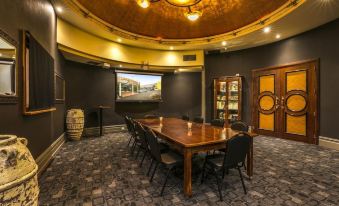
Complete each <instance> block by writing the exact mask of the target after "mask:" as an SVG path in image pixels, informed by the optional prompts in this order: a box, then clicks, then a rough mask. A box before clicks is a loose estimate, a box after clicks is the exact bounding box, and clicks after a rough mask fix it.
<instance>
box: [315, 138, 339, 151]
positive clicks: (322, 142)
mask: <svg viewBox="0 0 339 206" xmlns="http://www.w3.org/2000/svg"><path fill="white" fill-rule="evenodd" d="M319 146H323V147H327V148H331V149H336V150H339V140H338V139H334V138H329V137H319Z"/></svg>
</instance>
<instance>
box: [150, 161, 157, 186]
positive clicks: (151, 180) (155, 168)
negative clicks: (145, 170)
mask: <svg viewBox="0 0 339 206" xmlns="http://www.w3.org/2000/svg"><path fill="white" fill-rule="evenodd" d="M158 165H159V163H158V162H157V163H156V164H155V167H154V170H153V173H152V176H151V179H150V182H153V177H154V174H155V171H156V170H157V168H158Z"/></svg>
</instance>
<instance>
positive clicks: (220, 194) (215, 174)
mask: <svg viewBox="0 0 339 206" xmlns="http://www.w3.org/2000/svg"><path fill="white" fill-rule="evenodd" d="M212 170H213V173H214V176H215V178H216V180H217V184H218V191H219V197H220V201H223V197H222V192H221V190H222V187H221V181H222V180H220V179H219V176H218V174H217V172H216V171H215V170H214V169H212Z"/></svg>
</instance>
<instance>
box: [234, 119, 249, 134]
mask: <svg viewBox="0 0 339 206" xmlns="http://www.w3.org/2000/svg"><path fill="white" fill-rule="evenodd" d="M231 129H233V130H237V131H242V132H248V125H247V124H246V123H245V122H242V121H236V122H234V123H233V124H231Z"/></svg>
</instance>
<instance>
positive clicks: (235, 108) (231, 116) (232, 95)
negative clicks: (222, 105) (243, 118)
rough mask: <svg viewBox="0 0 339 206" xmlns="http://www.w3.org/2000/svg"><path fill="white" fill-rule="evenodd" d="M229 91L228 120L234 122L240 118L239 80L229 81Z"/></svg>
mask: <svg viewBox="0 0 339 206" xmlns="http://www.w3.org/2000/svg"><path fill="white" fill-rule="evenodd" d="M227 91H228V94H227V96H228V102H227V110H228V114H227V120H228V121H229V122H234V121H236V120H238V119H239V81H229V82H227Z"/></svg>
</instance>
